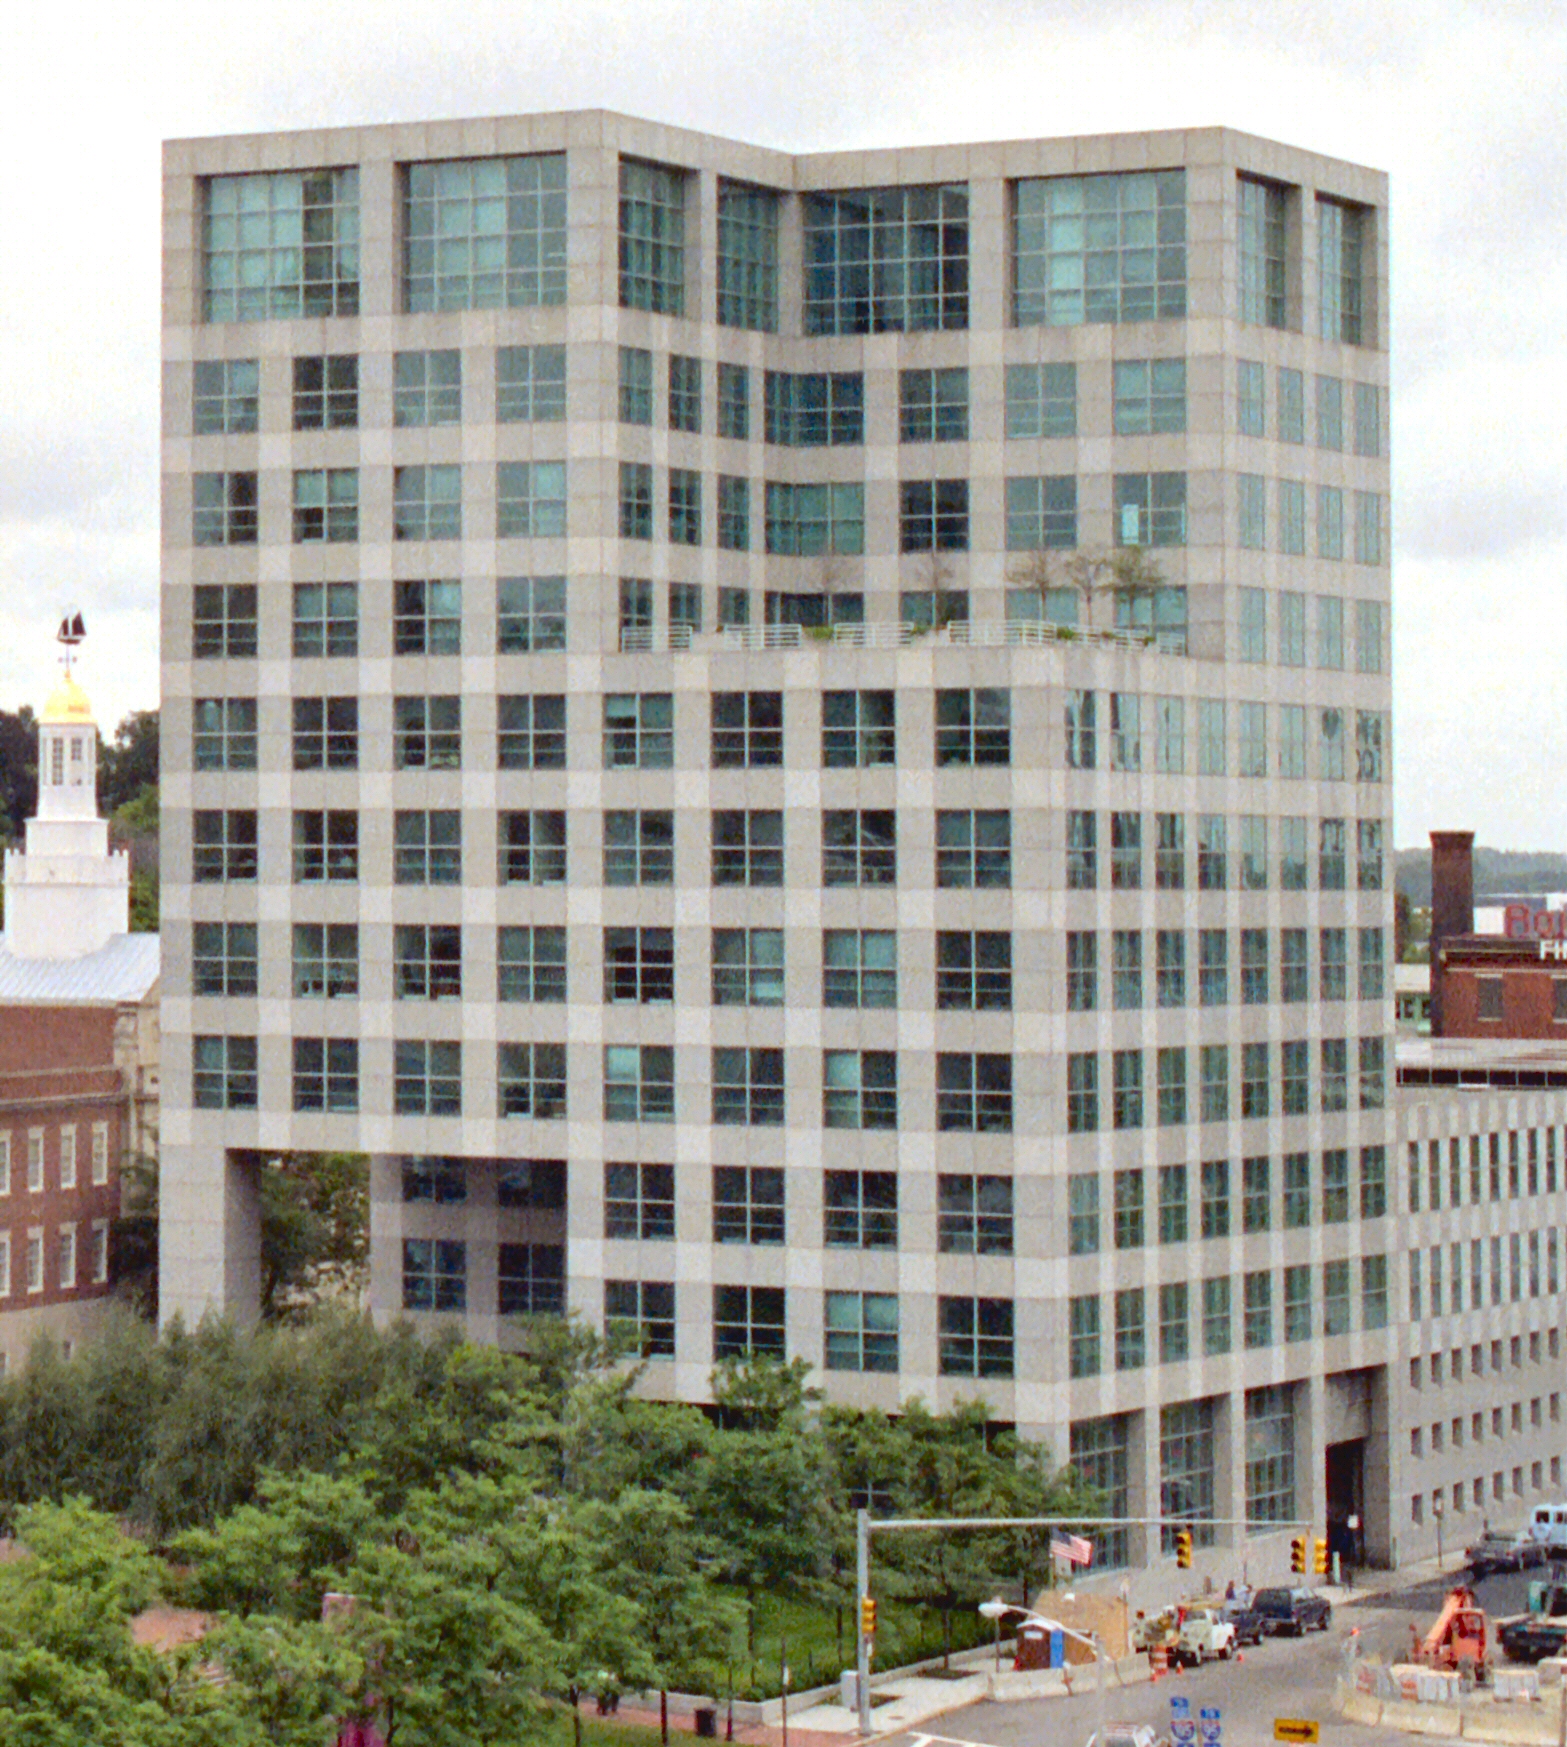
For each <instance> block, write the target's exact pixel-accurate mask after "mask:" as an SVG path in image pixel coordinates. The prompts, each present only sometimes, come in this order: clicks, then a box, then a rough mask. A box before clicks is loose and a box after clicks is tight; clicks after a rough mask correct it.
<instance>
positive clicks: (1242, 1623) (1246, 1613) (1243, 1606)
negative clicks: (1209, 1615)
mask: <svg viewBox="0 0 1567 1747" xmlns="http://www.w3.org/2000/svg"><path fill="white" fill-rule="evenodd" d="M1219 1618H1220V1619H1223V1620H1228V1621H1229V1622H1230V1624H1231V1625H1232V1626H1234V1628H1235V1642H1236V1643H1237V1644H1260V1643H1261V1642H1262V1638H1263V1626H1264V1622H1263V1618H1262V1615H1261V1614H1260V1613H1258V1612H1257V1607H1256V1603H1255V1602H1254V1601H1241V1600H1239V1599H1238V1598H1233V1597H1232V1598H1231V1599H1230V1600H1229V1601H1227V1602H1225V1604H1224V1605H1223V1607H1221V1608H1220V1609H1219Z"/></svg>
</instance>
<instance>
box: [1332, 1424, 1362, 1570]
mask: <svg viewBox="0 0 1567 1747" xmlns="http://www.w3.org/2000/svg"><path fill="white" fill-rule="evenodd" d="M1327 1494H1328V1556H1329V1557H1330V1558H1331V1557H1332V1555H1333V1554H1335V1553H1337V1554H1338V1556H1339V1561H1340V1563H1341V1564H1343V1565H1362V1564H1364V1563H1365V1544H1366V1537H1365V1520H1366V1517H1365V1506H1366V1440H1365V1439H1364V1438H1349V1439H1346V1440H1345V1442H1343V1443H1342V1444H1329V1445H1328V1449H1327Z"/></svg>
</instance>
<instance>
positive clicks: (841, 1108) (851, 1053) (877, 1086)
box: [822, 1049, 898, 1129]
mask: <svg viewBox="0 0 1567 1747" xmlns="http://www.w3.org/2000/svg"><path fill="white" fill-rule="evenodd" d="M822 1123H823V1126H824V1127H827V1128H862V1129H863V1128H896V1127H897V1126H898V1058H897V1056H896V1054H895V1053H894V1052H893V1051H892V1050H887V1049H867V1050H853V1049H829V1050H825V1051H824V1052H823V1054H822Z"/></svg>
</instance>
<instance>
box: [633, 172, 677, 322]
mask: <svg viewBox="0 0 1567 1747" xmlns="http://www.w3.org/2000/svg"><path fill="white" fill-rule="evenodd" d="M685 208H686V175H685V172H684V171H683V170H670V169H664V168H662V167H661V166H659V165H657V164H644V163H641V162H639V161H638V160H636V159H634V158H622V159H621V160H620V303H621V307H622V308H623V309H648V310H653V311H655V312H658V313H661V314H664V315H683V314H684V313H685V305H686V288H685V270H686V258H685V257H686V250H685V236H686V211H685Z"/></svg>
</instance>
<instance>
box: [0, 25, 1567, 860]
mask: <svg viewBox="0 0 1567 1747" xmlns="http://www.w3.org/2000/svg"><path fill="white" fill-rule="evenodd" d="M5 63H6V67H7V72H8V76H7V77H6V78H5V80H4V86H5V102H4V104H3V105H0V145H3V158H0V161H3V162H4V163H5V164H6V165H7V166H8V169H7V173H6V175H5V176H4V177H3V178H0V238H3V239H4V240H3V241H0V709H8V710H15V709H17V708H19V707H20V706H21V705H22V704H23V703H25V702H30V703H33V704H34V705H35V706H36V704H37V703H38V702H40V701H41V697H42V695H43V694H44V692H45V691H46V690H47V686H48V683H49V680H50V677H51V673H50V669H51V667H52V664H53V662H54V660H55V657H56V653H57V652H56V649H55V646H54V642H53V635H54V631H55V628H56V626H57V624H58V622H59V619H60V616H61V615H62V614H63V613H64V612H65V610H66V609H67V607H75V606H80V607H81V608H82V610H83V611H84V612H85V614H86V616H87V620H88V628H89V633H90V639H89V642H88V645H87V649H86V652H85V659H84V661H83V664H82V667H81V669H80V675H81V678H82V679H83V681H84V683H85V684H86V685H87V686H88V688H89V690H90V692H91V694H92V696H93V698H94V701H95V704H96V705H97V709H98V714H99V717H100V719H101V721H102V722H103V723H104V725H105V727H106V728H107V727H108V726H110V725H112V724H113V723H114V722H117V721H118V720H119V719H120V717H121V716H123V715H124V714H125V713H126V712H128V711H130V710H133V709H146V708H151V707H153V706H155V705H156V703H157V696H158V674H157V644H158V616H157V582H158V562H157V558H158V471H157V453H158V450H157V444H158V345H159V336H158V302H159V233H158V225H159V156H160V147H161V142H162V141H163V140H164V139H166V138H180V137H187V136H193V135H207V134H224V133H248V132H261V131H267V130H271V129H287V128H299V127H311V126H323V125H349V124H355V123H375V122H387V121H408V120H418V119H428V118H434V117H451V116H466V115H491V114H507V113H523V112H528V111H532V110H546V109H579V108H606V109H618V110H623V111H626V112H629V113H631V114H635V115H641V116H646V117H649V118H651V119H654V120H658V121H665V122H670V123H674V124H678V125H681V126H686V127H693V128H697V129H700V130H702V131H705V132H711V133H718V134H724V135H728V136H730V137H733V138H739V139H749V140H754V141H755V142H757V143H758V144H762V145H767V146H772V147H777V148H779V149H781V150H787V151H812V150H848V149H854V148H856V147H867V146H890V145H917V144H925V143H939V142H941V141H948V140H969V139H1012V138H1030V137H1036V136H1041V135H1056V134H1074V133H1105V132H1115V131H1122V130H1142V129H1148V128H1161V127H1203V126H1213V125H1223V126H1229V127H1234V128H1238V129H1241V130H1243V131H1246V132H1251V133H1258V134H1263V135H1266V136H1269V137H1272V138H1276V139H1280V140H1283V141H1286V142H1288V143H1289V144H1292V145H1298V146H1304V147H1308V148H1310V149H1312V150H1315V151H1319V152H1323V153H1327V154H1329V155H1332V156H1336V157H1341V158H1348V159H1351V160H1353V161H1355V162H1359V163H1365V164H1370V165H1373V166H1375V167H1376V168H1378V169H1382V170H1385V171H1387V172H1388V174H1389V176H1390V178H1391V205H1392V225H1391V231H1392V284H1393V298H1392V302H1393V311H1392V346H1393V396H1392V423H1393V457H1394V510H1393V523H1394V538H1393V586H1394V640H1395V683H1394V703H1395V735H1396V748H1397V752H1396V757H1397V785H1396V789H1395V805H1396V822H1395V838H1396V841H1397V842H1398V843H1399V844H1400V845H1409V844H1414V843H1423V842H1424V841H1425V834H1426V833H1427V832H1428V831H1429V830H1431V829H1433V828H1438V829H1441V828H1447V829H1472V830H1474V831H1475V832H1476V833H1477V834H1478V839H1479V841H1481V842H1483V843H1489V844H1492V845H1496V846H1500V847H1510V848H1531V849H1556V848H1562V847H1567V843H1564V839H1567V784H1562V783H1560V782H1558V780H1557V778H1556V777H1555V776H1553V774H1552V772H1553V771H1554V770H1555V769H1556V758H1555V751H1556V748H1557V746H1558V745H1559V744H1560V743H1561V742H1562V741H1563V739H1564V727H1567V686H1564V685H1563V684H1561V683H1560V682H1559V678H1558V672H1559V670H1558V669H1557V668H1556V666H1555V658H1553V657H1552V656H1551V655H1550V650H1551V649H1552V648H1553V647H1554V646H1555V640H1554V637H1553V635H1552V634H1551V632H1550V629H1549V628H1550V626H1551V625H1552V624H1553V623H1555V622H1556V615H1557V614H1558V613H1561V612H1562V611H1563V604H1564V589H1567V489H1564V487H1567V477H1564V475H1567V444H1564V442H1563V437H1564V434H1567V433H1564V421H1563V417H1562V410H1561V409H1562V405H1563V400H1564V396H1563V392H1562V391H1563V389H1564V387H1567V321H1564V319H1563V317H1564V315H1567V210H1564V209H1567V132H1564V130H1563V128H1562V126H1561V119H1560V109H1561V98H1562V94H1563V92H1564V90H1567V7H1564V6H1562V5H1561V4H1560V0H1483V3H1473V0H1269V3H1268V4H1258V3H1257V0H1240V3H1232V0H1117V4H1116V5H1114V6H1113V7H1111V6H1106V5H1105V4H1104V3H1103V0H946V4H944V5H935V4H932V3H931V0H919V3H912V0H834V3H832V4H820V3H819V4H816V5H809V4H806V3H804V0H522V3H519V0H461V3H460V4H458V3H455V0H417V3H415V0H373V3H370V0H246V3H245V4H243V5H235V6H224V7H214V6H213V5H212V4H211V0H206V3H205V4H194V3H188V4H187V3H180V0H142V4H140V5H137V6H131V7H124V8H119V9H112V8H108V7H105V6H103V5H102V4H101V3H93V4H83V3H82V0H52V3H51V4H49V5H45V6H32V7H23V6H20V5H18V6H16V7H14V8H13V9H12V11H11V13H10V15H9V16H8V19H7V24H6V32H5ZM1552 380H1555V381H1556V382H1557V384H1558V387H1557V390H1556V391H1554V392H1553V391H1552V390H1551V389H1550V387H1549V384H1550V382H1551V381H1552ZM1542 635H1543V636H1545V638H1546V652H1545V655H1544V657H1543V658H1542V657H1541V655H1540V652H1539V647H1538V639H1539V638H1540V637H1541V636H1542ZM1482 719H1483V721H1484V722H1485V723H1487V724H1489V726H1486V727H1484V728H1483V730H1482V726H1481V723H1482Z"/></svg>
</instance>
